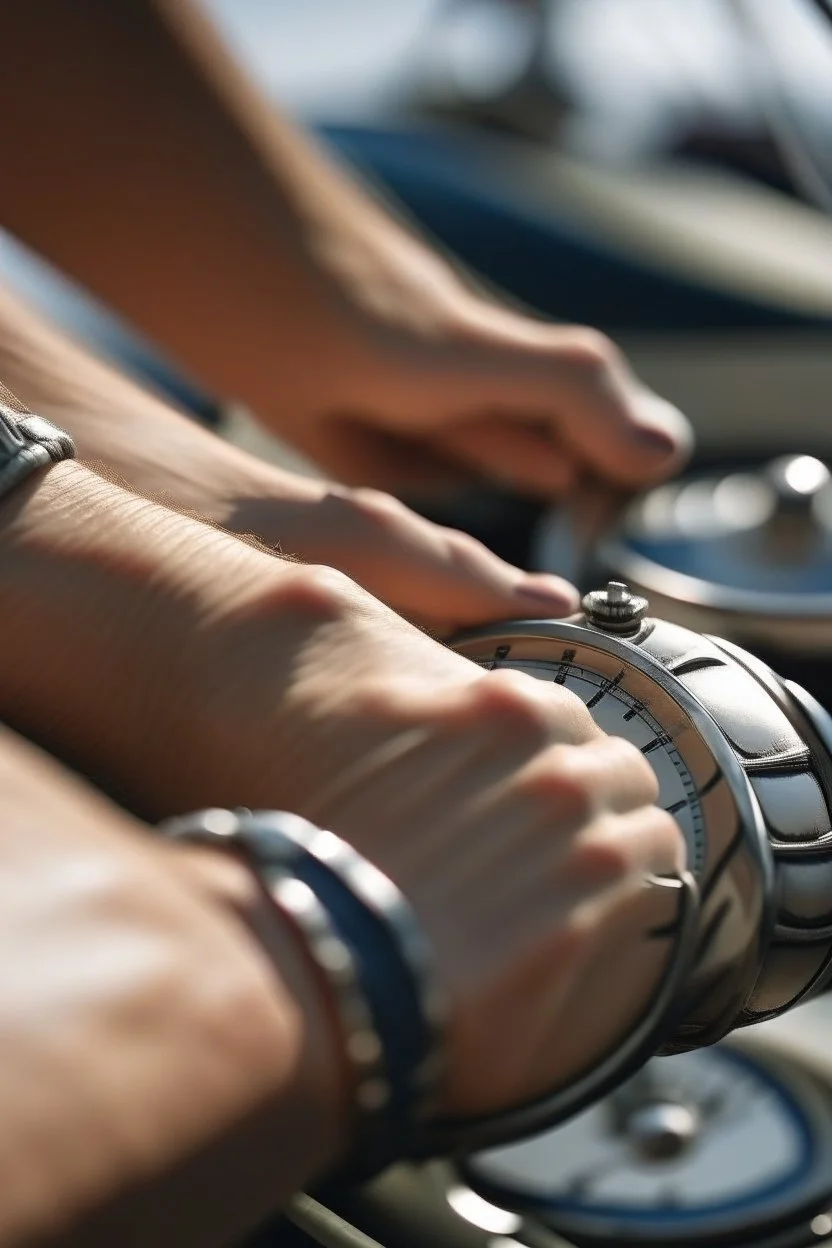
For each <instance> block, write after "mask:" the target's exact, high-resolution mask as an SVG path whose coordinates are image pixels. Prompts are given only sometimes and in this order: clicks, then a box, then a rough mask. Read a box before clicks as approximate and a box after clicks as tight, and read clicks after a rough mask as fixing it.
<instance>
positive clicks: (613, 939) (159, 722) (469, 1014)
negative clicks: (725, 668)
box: [0, 464, 683, 1112]
mask: <svg viewBox="0 0 832 1248" xmlns="http://www.w3.org/2000/svg"><path fill="white" fill-rule="evenodd" d="M59 502H60V505H58V503H59ZM3 510H4V513H5V514H4V516H3V524H2V525H0V537H2V541H0V574H2V575H3V577H4V580H5V584H6V585H7V590H8V601H9V604H10V609H9V611H8V612H7V613H6V615H5V616H4V621H3V641H4V645H3V646H0V709H2V713H3V715H4V717H5V718H6V719H7V720H9V721H11V722H15V723H17V724H19V725H20V726H21V727H23V728H25V729H26V730H27V731H28V732H31V733H33V734H37V735H39V736H40V737H41V739H47V740H48V742H49V744H50V745H51V746H52V748H53V749H55V750H57V751H59V752H60V753H62V754H63V755H64V756H65V757H68V758H70V759H71V760H72V761H73V762H74V763H75V764H76V765H77V766H79V767H81V768H82V769H83V770H84V771H86V772H87V773H88V774H92V775H94V776H97V777H101V778H102V781H103V782H106V784H107V786H108V788H109V789H110V790H111V791H114V792H116V793H118V794H119V795H121V796H122V797H123V798H124V799H125V800H126V801H127V802H128V803H130V804H131V805H132V806H133V807H134V808H137V809H140V810H142V811H145V812H147V813H148V814H149V815H150V816H152V817H154V818H159V817H163V816H166V815H172V814H180V813H182V812H184V811H187V810H190V809H194V808H200V807H205V806H229V807H234V806H240V805H245V806H252V807H260V808H272V809H288V810H293V811H295V812H297V813H299V814H301V815H304V816H306V817H307V818H310V819H311V820H312V821H313V822H319V823H322V824H324V825H329V826H330V827H331V828H332V830H333V831H335V832H336V833H339V834H341V835H344V836H346V837H347V839H349V840H351V841H352V842H353V843H354V844H355V845H356V847H357V848H358V849H359V850H360V851H362V852H364V853H365V854H366V855H367V857H369V858H370V859H371V860H373V861H375V862H377V864H378V865H379V866H380V867H381V868H382V869H383V870H385V871H387V873H388V874H389V875H390V876H391V877H392V878H393V879H394V880H396V882H397V883H399V884H400V886H401V887H402V888H403V890H404V891H405V893H406V894H407V895H408V896H409V897H410V898H411V900H412V901H413V903H414V905H415V906H416V908H417V910H418V912H419V913H420V915H421V916H422V920H423V922H424V924H425V927H426V929H427V932H428V934H429V936H430V938H431V939H432V941H433V943H434V945H435V947H436V950H437V956H438V959H439V964H440V971H441V974H442V976H443V979H444V982H445V985H446V987H447V990H448V993H449V995H450V998H451V1006H452V1022H451V1031H450V1059H451V1073H450V1081H449V1089H448V1104H447V1108H448V1109H449V1110H452V1111H455V1112H482V1111H485V1110H487V1109H492V1108H495V1107H497V1106H502V1105H506V1104H510V1103H512V1102H515V1101H517V1100H522V1099H525V1098H527V1097H528V1096H531V1095H533V1094H534V1093H535V1092H536V1091H541V1090H542V1089H543V1088H544V1087H546V1086H549V1085H550V1084H551V1083H553V1082H556V1081H563V1080H567V1079H569V1078H570V1077H573V1076H574V1075H575V1074H576V1073H577V1072H578V1070H579V1069H582V1068H583V1067H584V1066H585V1065H586V1064H587V1063H591V1062H592V1060H593V1059H594V1058H595V1057H597V1056H598V1055H599V1054H600V1053H602V1052H605V1051H606V1050H607V1049H608V1047H609V1046H610V1045H611V1044H612V1043H613V1042H614V1041H615V1040H617V1039H620V1038H621V1037H622V1035H623V1034H624V1033H626V1031H627V1030H628V1029H629V1027H630V1026H631V1025H632V1024H633V1023H634V1022H635V1020H636V1019H637V1018H638V1016H639V1014H640V1012H641V1011H642V1010H643V1007H644V1004H645V1002H646V1000H647V998H648V997H649V996H650V995H651V994H652V991H653V989H654V987H655V985H656V982H657V980H658V978H659V977H660V975H661V973H662V969H663V968H662V963H663V958H664V956H666V953H667V950H666V949H664V950H663V947H662V946H661V944H659V943H657V942H656V941H655V940H651V941H650V942H647V941H646V940H645V939H644V936H645V933H646V932H647V931H648V930H649V929H655V928H660V927H665V926H667V922H668V920H669V919H670V918H671V917H672V916H671V915H668V914H667V913H666V910H667V905H668V902H667V897H666V892H665V890H663V889H658V888H650V887H646V886H645V879H646V877H647V876H649V875H652V874H664V873H666V872H672V871H674V870H676V869H678V868H679V867H680V866H681V862H682V856H683V844H682V838H681V835H680V834H679V831H678V828H677V826H676V824H675V823H674V822H673V820H672V819H671V818H670V817H669V816H667V815H665V814H664V813H663V812H660V811H658V810H656V809H655V808H654V807H653V806H652V805H651V803H652V802H653V801H654V799H655V794H656V790H655V781H654V779H653V776H652V773H651V772H650V769H649V766H648V764H647V763H646V762H645V760H644V758H643V757H642V756H641V754H640V753H639V752H638V751H636V750H634V749H633V748H632V747H630V746H628V745H627V744H626V743H623V742H620V741H616V740H612V739H607V738H604V737H603V736H602V734H601V733H600V732H599V731H598V729H597V728H596V727H595V726H594V724H593V723H592V720H591V717H590V715H589V713H588V712H587V710H586V708H585V707H584V706H583V705H582V704H581V702H580V701H579V700H578V699H576V698H575V697H574V696H573V695H571V694H569V693H568V692H566V691H564V690H563V689H561V688H560V687H554V686H551V685H545V684H542V683H541V682H538V681H535V680H533V679H532V678H530V677H524V676H517V675H505V674H494V675H491V674H488V673H485V672H484V671H483V670H482V669H481V668H479V667H477V666H476V665H475V664H473V663H470V662H469V661H468V660H466V659H464V658H462V657H461V656H459V655H456V654H454V653H452V652H451V651H450V650H448V649H446V648H445V647H443V646H441V645H439V644H438V643H436V642H435V641H433V640H432V639H431V638H429V637H428V636H426V635H425V634H423V633H421V632H419V631H418V630H417V629H415V628H413V627H412V626H411V625H409V624H407V623H405V622H404V621H403V620H401V619H400V618H399V617H398V616H396V615H394V614H393V613H392V612H391V611H389V609H387V608H386V607H384V606H383V605H382V604H381V603H379V602H377V601H376V600H375V599H372V598H371V597H370V596H369V595H367V594H366V593H364V592H363V591H362V590H360V589H359V588H358V587H356V586H355V585H353V584H352V583H351V582H349V581H348V580H347V579H346V578H345V577H344V576H342V575H341V574H339V573H336V572H334V571H332V570H331V569H327V568H320V567H308V566H304V565H296V564H287V563H284V562H282V561H279V560H276V559H274V558H273V557H270V556H268V555H265V554H262V553H260V552H259V551H257V550H254V549H252V548H251V547H249V546H247V545H244V544H242V543H240V542H238V541H236V540H234V539H233V538H231V537H229V536H228V535H227V534H224V533H221V532H217V531H213V530H211V529H209V528H207V527H206V526H204V525H201V524H199V523H197V522H195V521H192V520H189V519H187V518H186V517H182V516H178V515H175V514H173V513H170V512H164V511H162V510H161V509H158V508H154V507H152V506H151V505H150V504H148V503H145V502H144V501H142V500H140V499H136V498H134V497H132V496H130V495H123V494H122V493H121V492H120V491H118V490H116V489H115V488H114V487H111V486H108V485H107V484H106V483H105V482H102V481H100V480H98V479H96V478H94V477H92V474H89V473H87V472H85V470H84V469H83V468H81V467H80V466H79V465H77V464H66V465H58V466H57V467H55V468H53V469H50V470H49V472H47V473H46V474H45V475H44V476H42V477H41V478H39V479H38V480H37V481H36V482H33V483H31V484H30V485H29V486H28V488H24V487H21V488H20V489H19V490H18V491H16V493H15V495H14V496H10V497H9V499H7V500H4V508H3ZM12 606H14V609H12ZM584 972H585V973H584ZM564 1019H568V1020H569V1026H568V1027H565V1026H564V1025H563V1024H564ZM498 1056H499V1060H498Z"/></svg>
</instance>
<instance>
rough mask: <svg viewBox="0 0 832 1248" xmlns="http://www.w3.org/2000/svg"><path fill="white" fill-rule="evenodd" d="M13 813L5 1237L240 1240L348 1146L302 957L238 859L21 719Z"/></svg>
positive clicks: (4, 829) (8, 839)
mask: <svg viewBox="0 0 832 1248" xmlns="http://www.w3.org/2000/svg"><path fill="white" fill-rule="evenodd" d="M0 810H2V817H0V861H1V862H2V878H3V881H4V889H3V933H4V939H3V942H2V949H0V981H2V983H3V993H2V999H1V1000H0V1030H2V1036H3V1061H2V1063H1V1064H0V1097H2V1103H3V1117H2V1122H0V1186H2V1190H3V1193H4V1197H3V1201H2V1204H0V1245H2V1248H17V1245H21V1244H24V1243H25V1244H31V1243H52V1242H54V1243H60V1244H61V1245H68V1244H78V1245H79V1246H80V1245H83V1246H84V1248H91V1246H92V1245H107V1248H110V1245H112V1244H116V1243H131V1244H151V1243H152V1244H154V1245H160V1248H168V1246H170V1248H185V1246H186V1245H199V1248H207V1246H208V1245H214V1244H216V1245H225V1244H226V1243H228V1242H229V1240H232V1239H234V1238H235V1237H238V1236H240V1235H241V1234H242V1233H243V1232H244V1231H245V1230H246V1229H247V1228H249V1227H251V1226H252V1225H254V1224H256V1223H257V1222H258V1221H260V1220H262V1219H263V1218H264V1217H265V1216H266V1214H267V1213H268V1212H269V1211H271V1210H273V1209H275V1208H277V1207H278V1206H279V1204H280V1203H281V1202H282V1201H283V1200H285V1199H286V1197H287V1196H289V1195H290V1194H291V1193H292V1192H293V1191H295V1190H297V1188H298V1187H299V1186H300V1185H302V1184H304V1183H306V1182H308V1181H310V1180H311V1179H312V1178H313V1177H314V1176H316V1175H318V1174H320V1173H321V1172H322V1170H324V1169H325V1168H326V1167H327V1166H329V1165H331V1164H333V1162H334V1161H335V1160H337V1157H338V1155H339V1152H340V1149H341V1148H342V1147H343V1145H344V1138H343V1133H344V1118H343V1104H342V1100H343V1095H344V1093H343V1091H342V1088H341V1082H342V1076H341V1071H340V1060H339V1057H338V1053H337V1046H336V1045H335V1044H334V1043H333V1041H332V1032H331V1024H330V1023H329V1021H328V1019H327V1018H326V1011H325V1007H324V1005H323V1003H322V1001H321V1000H319V999H318V994H317V990H316V989H314V988H313V987H311V980H310V976H309V972H308V968H307V967H306V964H305V961H304V960H303V958H302V955H301V954H300V953H299V951H298V950H296V948H295V946H294V942H293V939H292V938H291V937H289V936H288V935H287V933H286V932H284V930H283V928H282V925H281V924H280V923H278V921H277V920H276V919H275V918H274V917H273V915H272V914H271V912H270V910H269V908H268V905H267V904H266V903H265V902H264V900H263V899H262V895H261V893H260V892H259V889H258V887H257V885H256V883H255V881H254V879H253V877H252V876H251V875H250V874H249V872H248V870H247V869H246V868H244V867H243V866H242V865H241V864H240V865H237V864H236V863H235V861H234V860H233V859H225V858H222V859H219V858H215V857H214V856H213V855H209V854H207V853H204V852H203V851H187V852H183V851H178V850H177V851H174V850H169V849H167V848H166V847H164V846H161V845H158V844H156V843H155V842H153V841H152V840H151V838H150V836H149V834H148V833H147V832H146V830H145V829H143V828H141V827H140V826H138V825H135V824H133V823H132V822H131V821H129V820H128V819H127V818H126V817H124V816H123V815H121V814H120V812H118V811H116V810H115V809H114V808H113V807H111V806H109V805H108V804H107V803H105V802H104V801H102V800H101V799H99V798H98V797H97V796H96V795H95V794H93V793H92V791H91V790H88V789H86V788H85V787H83V786H81V785H80V784H79V783H78V782H75V781H73V780H72V779H71V778H70V777H68V776H67V775H66V774H65V773H62V772H61V771H59V769H58V768H57V767H56V766H55V765H54V764H52V763H51V761H49V760H47V759H45V758H44V757H42V756H40V755H38V754H37V753H36V752H35V751H33V750H32V749H31V747H27V746H25V745H24V744H23V743H22V742H21V741H19V740H18V739H15V738H13V737H12V736H11V734H9V733H8V732H4V733H2V734H0ZM255 929H256V931H257V935H256V936H255V935H254V931H255Z"/></svg>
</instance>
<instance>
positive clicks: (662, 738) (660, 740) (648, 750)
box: [641, 732, 672, 754]
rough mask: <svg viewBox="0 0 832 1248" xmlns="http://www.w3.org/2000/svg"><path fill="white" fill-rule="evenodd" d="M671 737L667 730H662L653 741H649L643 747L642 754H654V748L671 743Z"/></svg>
mask: <svg viewBox="0 0 832 1248" xmlns="http://www.w3.org/2000/svg"><path fill="white" fill-rule="evenodd" d="M671 739H672V738H671V737H669V736H668V735H667V733H666V732H660V733H659V735H658V736H657V737H654V738H653V740H652V741H648V742H647V744H646V745H643V746H642V747H641V752H642V754H652V753H653V751H654V750H658V749H661V747H662V746H665V745H670V742H671Z"/></svg>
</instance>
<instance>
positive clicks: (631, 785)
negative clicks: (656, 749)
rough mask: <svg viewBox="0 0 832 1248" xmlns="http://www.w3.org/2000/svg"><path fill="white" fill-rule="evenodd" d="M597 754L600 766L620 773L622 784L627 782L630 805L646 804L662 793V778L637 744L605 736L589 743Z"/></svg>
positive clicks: (589, 747)
mask: <svg viewBox="0 0 832 1248" xmlns="http://www.w3.org/2000/svg"><path fill="white" fill-rule="evenodd" d="M587 748H588V749H589V750H593V751H594V752H595V754H596V755H597V761H598V767H599V770H602V771H604V772H607V773H608V774H609V773H612V772H615V774H616V775H617V776H619V777H620V786H621V787H623V786H624V785H626V791H627V793H628V794H629V796H630V805H632V806H646V805H649V803H651V802H654V801H655V800H656V798H657V797H658V795H659V782H658V779H657V777H656V773H655V771H654V770H653V768H652V767H651V766H650V763H649V762H648V761H647V759H646V758H645V757H644V755H643V754H642V752H641V750H640V749H639V748H638V746H635V745H633V743H632V742H631V741H627V740H625V738H624V737H604V738H603V739H602V740H601V741H598V742H596V743H594V744H593V745H590V746H588V747H587Z"/></svg>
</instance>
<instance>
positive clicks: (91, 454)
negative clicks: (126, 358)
mask: <svg viewBox="0 0 832 1248" xmlns="http://www.w3.org/2000/svg"><path fill="white" fill-rule="evenodd" d="M0 365H2V367H0V376H2V377H3V378H4V379H5V380H6V381H7V382H8V383H9V384H10V385H11V386H12V388H13V389H14V390H16V392H17V394H18V395H19V397H20V398H21V400H23V401H24V402H25V403H27V404H28V405H29V406H30V407H31V408H32V409H33V410H34V411H37V412H39V413H40V414H41V415H43V416H46V417H49V418H51V419H52V420H54V421H55V422H56V423H57V424H58V425H60V426H61V427H62V428H65V429H66V430H67V431H68V432H69V433H71V434H72V436H73V437H74V438H75V441H76V444H77V446H78V453H79V456H80V457H81V458H82V459H85V460H87V461H88V462H93V463H96V464H99V465H101V466H102V470H103V471H105V472H107V473H109V474H110V475H111V476H114V477H116V478H117V479H119V480H121V481H123V482H124V483H125V484H126V485H127V486H129V487H130V488H131V489H133V490H135V491H136V492H137V493H139V494H143V495H144V496H145V497H148V498H152V499H156V500H158V501H159V502H161V503H163V504H165V505H167V506H169V507H173V508H179V509H181V510H183V511H187V512H190V513H191V514H193V515H196V516H199V517H201V518H204V519H206V520H209V521H211V522H212V523H215V524H218V525H221V526H222V527H224V528H227V529H228V530H229V531H231V532H233V533H238V534H253V535H254V536H256V537H257V538H258V539H259V540H260V541H261V542H263V543H265V545H267V546H269V547H272V548H274V549H275V550H278V551H281V552H283V553H284V554H285V555H287V556H289V557H295V558H298V559H302V560H304V561H306V562H309V563H322V564H328V565H330V566H332V567H335V568H339V569H340V570H341V571H343V572H346V573H347V574H348V575H349V576H351V577H352V578H353V579H354V580H356V581H358V583H359V584H361V585H363V586H364V587H365V589H367V590H369V591H370V593H372V594H374V595H375V596H376V597H378V598H380V599H382V600H383V601H384V602H387V603H388V604H389V605H390V606H392V607H394V608H395V609H396V610H398V611H400V612H402V613H403V614H404V615H406V616H408V617H409V618H410V619H415V620H418V621H419V622H420V623H421V624H423V625H425V626H427V627H429V628H431V629H432V630H433V631H435V632H451V631H452V630H453V629H455V628H458V627H461V626H464V625H467V624H474V623H481V622H484V621H486V620H491V619H506V618H509V617H511V616H525V617H534V616H549V617H551V616H562V615H567V614H569V612H570V611H572V610H573V609H574V608H575V607H576V605H577V598H576V594H575V591H574V590H572V589H571V587H569V586H567V585H565V584H564V582H563V581H562V580H560V579H559V578H558V577H554V576H546V575H532V574H529V573H525V572H521V571H520V570H519V569H517V568H513V567H511V566H510V565H509V564H507V563H504V562H503V561H502V560H501V559H498V558H497V557H496V555H493V554H492V553H490V552H489V551H488V550H486V548H485V547H484V546H482V545H481V544H480V543H479V542H476V541H475V540H474V539H473V538H471V537H468V536H467V535H465V534H462V533H458V532H455V531H453V530H451V529H447V528H443V527H441V526H439V525H435V524H431V523H430V522H429V521H428V520H425V519H423V518H422V517H420V516H417V515H416V514H415V513H414V512H412V511H410V510H409V509H408V508H406V507H405V506H404V505H403V504H402V503H400V502H398V501H397V500H396V499H394V498H392V497H390V496H389V495H384V494H379V493H377V492H375V491H369V490H354V489H350V488H349V487H346V486H342V485H337V484H335V483H334V482H333V483H330V482H325V481H320V480H314V479H312V478H309V477H304V476H300V475H299V474H297V473H292V472H288V471H286V470H284V469H281V468H277V467H274V466H272V465H270V464H266V463H264V462H262V461H261V460H259V459H257V458H255V457H254V456H252V455H249V454H247V453H246V452H244V451H243V450H241V449H240V448H238V447H235V446H232V445H229V444H228V443H227V442H225V441H223V440H222V439H220V438H219V437H217V436H216V435H215V434H213V433H209V432H208V431H207V430H205V429H203V428H200V427H199V426H198V425H197V424H196V423H195V422H194V421H193V420H189V419H186V418H185V417H183V416H182V415H181V414H180V413H178V412H176V411H174V410H173V409H172V408H171V407H170V406H169V404H167V403H165V402H163V401H162V400H161V399H160V398H158V397H157V396H155V395H153V394H151V393H150V392H148V391H146V390H142V389H141V388H140V387H139V386H137V385H136V384H135V383H134V382H133V381H131V380H130V379H129V378H127V377H126V376H124V375H122V374H120V373H118V372H117V371H116V370H114V369H113V368H112V367H110V366H109V365H107V364H105V363H104V362H103V361H101V360H98V359H95V358H94V357H93V356H91V355H90V354H89V353H88V352H86V351H84V349H83V348H82V347H81V346H80V345H79V344H78V343H76V342H73V341H71V340H70V339H68V338H66V337H65V336H64V335H63V334H62V333H60V332H59V331H58V330H57V329H55V328H54V327H53V326H51V325H49V324H48V323H47V322H46V321H45V320H44V319H43V317H42V316H40V314H39V313H37V312H36V311H35V310H34V309H32V308H31V307H29V306H27V305H26V304H25V303H24V302H23V301H22V300H20V299H18V298H16V297H15V296H14V295H12V294H11V293H10V292H9V291H7V290H4V289H3V288H2V287H1V286H0Z"/></svg>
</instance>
